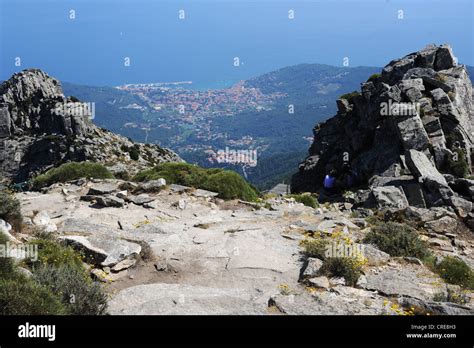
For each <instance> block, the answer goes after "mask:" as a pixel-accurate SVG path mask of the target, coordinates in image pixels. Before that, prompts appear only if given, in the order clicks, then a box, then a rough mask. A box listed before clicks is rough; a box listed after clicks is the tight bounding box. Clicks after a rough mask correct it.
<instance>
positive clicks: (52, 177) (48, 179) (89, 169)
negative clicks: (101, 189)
mask: <svg viewBox="0 0 474 348" xmlns="http://www.w3.org/2000/svg"><path fill="white" fill-rule="evenodd" d="M80 178H95V179H112V178H113V175H112V174H111V173H110V172H109V171H108V169H107V168H105V167H104V166H103V165H101V164H99V163H92V162H69V163H65V164H62V165H61V166H59V167H57V168H53V169H50V170H48V171H47V172H46V173H44V174H42V175H39V176H37V177H36V178H35V179H34V180H33V187H34V188H35V189H37V190H38V189H41V188H42V187H45V186H50V185H52V184H55V183H58V182H66V181H70V180H77V179H80Z"/></svg>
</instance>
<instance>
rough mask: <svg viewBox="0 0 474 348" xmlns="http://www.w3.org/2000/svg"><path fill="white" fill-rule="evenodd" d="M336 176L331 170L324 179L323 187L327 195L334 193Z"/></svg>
mask: <svg viewBox="0 0 474 348" xmlns="http://www.w3.org/2000/svg"><path fill="white" fill-rule="evenodd" d="M336 175H337V173H336V171H335V170H334V169H333V170H331V171H330V172H329V173H328V174H326V176H325V177H324V183H323V187H324V190H325V191H326V192H327V193H328V194H329V195H332V194H334V193H336Z"/></svg>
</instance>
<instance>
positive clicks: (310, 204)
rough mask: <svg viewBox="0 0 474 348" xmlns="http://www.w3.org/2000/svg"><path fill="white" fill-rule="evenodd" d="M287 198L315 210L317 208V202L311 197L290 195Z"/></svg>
mask: <svg viewBox="0 0 474 348" xmlns="http://www.w3.org/2000/svg"><path fill="white" fill-rule="evenodd" d="M289 197H292V198H294V199H295V201H296V202H298V203H303V204H304V205H306V206H308V207H311V208H317V207H318V206H319V204H318V201H317V200H316V199H315V198H314V197H313V196H311V195H290V196H289Z"/></svg>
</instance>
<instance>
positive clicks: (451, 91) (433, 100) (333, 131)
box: [292, 45, 474, 214]
mask: <svg viewBox="0 0 474 348" xmlns="http://www.w3.org/2000/svg"><path fill="white" fill-rule="evenodd" d="M472 93H473V91H472V84H471V81H470V80H469V77H468V75H467V72H466V69H465V66H462V65H458V64H457V63H456V59H455V57H454V56H453V53H452V50H451V47H449V46H447V45H442V46H435V45H430V46H427V47H426V48H424V49H423V50H421V51H419V52H416V53H412V54H409V55H407V56H405V57H403V58H401V59H397V60H394V61H392V62H390V63H389V64H388V65H387V66H386V67H385V68H384V69H383V70H382V73H381V74H380V75H376V76H372V77H371V78H369V80H368V81H367V82H365V83H363V84H362V86H361V92H360V93H359V92H357V93H352V94H350V95H348V96H344V98H341V99H339V100H337V106H338V113H337V115H336V116H334V117H333V118H331V119H329V120H327V121H326V122H324V123H322V124H318V125H317V126H316V127H315V129H314V142H313V144H312V146H311V148H310V149H309V156H308V157H307V158H306V160H305V161H304V162H303V163H301V164H300V167H299V173H297V174H296V175H295V176H294V177H293V182H292V189H293V191H297V192H298V191H312V192H315V191H317V190H318V189H319V188H320V187H321V186H322V182H323V178H324V175H325V174H327V172H328V171H329V170H331V169H336V170H340V169H341V168H342V166H343V162H345V161H347V162H350V163H351V165H352V168H353V169H354V170H355V171H356V172H357V173H358V175H359V178H360V180H361V181H362V183H363V184H365V185H367V186H368V187H369V188H371V189H373V188H374V187H378V189H375V190H371V193H370V194H365V197H364V198H363V199H362V201H363V202H364V203H366V204H369V203H368V202H369V201H371V204H378V205H379V206H380V205H388V206H390V205H393V204H394V203H396V204H398V205H399V207H400V208H403V206H407V205H411V206H417V207H423V208H425V207H432V206H451V207H453V208H458V209H462V210H463V214H467V213H469V212H470V211H471V209H472V199H473V196H472V193H473V192H474V181H472V180H468V179H465V178H463V177H461V176H463V175H464V176H467V175H469V174H471V173H472V169H471V164H472V159H471V148H472V145H473V141H474V137H473V130H474V128H473V122H474V104H473V95H472Z"/></svg>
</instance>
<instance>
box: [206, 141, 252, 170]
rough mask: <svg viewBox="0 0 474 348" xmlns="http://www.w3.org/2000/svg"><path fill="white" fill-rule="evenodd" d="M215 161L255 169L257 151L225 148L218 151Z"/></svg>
mask: <svg viewBox="0 0 474 348" xmlns="http://www.w3.org/2000/svg"><path fill="white" fill-rule="evenodd" d="M215 160H216V161H217V163H227V164H235V165H239V164H240V165H246V166H249V167H255V166H256V165H257V150H252V149H247V150H242V149H239V150H235V149H229V147H227V146H226V148H225V150H218V151H217V154H216V158H215Z"/></svg>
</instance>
